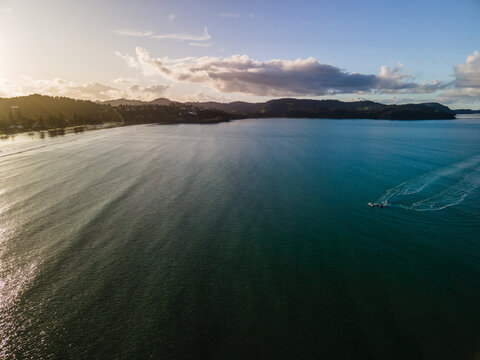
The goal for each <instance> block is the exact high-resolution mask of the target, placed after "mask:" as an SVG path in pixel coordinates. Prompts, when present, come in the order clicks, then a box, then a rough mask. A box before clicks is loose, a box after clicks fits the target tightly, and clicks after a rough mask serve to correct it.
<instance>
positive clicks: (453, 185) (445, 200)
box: [378, 155, 480, 211]
mask: <svg viewBox="0 0 480 360" xmlns="http://www.w3.org/2000/svg"><path fill="white" fill-rule="evenodd" d="M434 186H435V188H433V189H431V188H432V187H434ZM479 187H480V155H477V156H473V157H471V158H468V159H466V160H463V161H461V162H458V163H455V164H452V165H448V166H445V167H443V168H440V169H435V170H432V171H429V172H427V173H425V174H422V175H420V176H418V177H416V178H414V179H411V180H407V181H405V182H403V183H401V184H399V185H397V186H395V187H393V188H391V189H388V190H387V191H385V193H384V194H383V195H382V196H381V197H380V199H379V200H378V202H381V203H384V204H387V205H388V206H392V207H400V208H403V209H408V210H415V211H436V210H442V209H445V208H447V207H450V206H454V205H458V204H459V203H461V202H462V201H463V200H465V199H466V198H467V197H468V196H470V195H471V194H472V193H473V192H474V191H475V190H476V189H478V188H479ZM429 191H430V192H429ZM412 195H417V198H416V199H415V200H412ZM419 196H423V198H420V199H419V198H418V197H419Z"/></svg>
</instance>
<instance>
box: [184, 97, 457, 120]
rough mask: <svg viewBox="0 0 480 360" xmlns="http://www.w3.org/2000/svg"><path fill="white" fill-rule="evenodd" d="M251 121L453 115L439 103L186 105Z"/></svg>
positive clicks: (285, 101)
mask: <svg viewBox="0 0 480 360" xmlns="http://www.w3.org/2000/svg"><path fill="white" fill-rule="evenodd" d="M189 104H191V105H193V106H197V107H199V108H209V109H219V110H222V111H227V112H230V113H232V114H241V115H245V116H250V117H306V118H333V119H387V120H427V119H454V118H455V113H454V112H453V111H452V110H450V109H449V108H448V107H446V106H444V105H441V104H439V103H423V104H405V105H384V104H380V103H376V102H373V101H355V102H343V101H338V100H308V99H277V100H271V101H267V102H265V103H247V102H239V101H237V102H232V103H227V104H225V103H216V102H205V103H189Z"/></svg>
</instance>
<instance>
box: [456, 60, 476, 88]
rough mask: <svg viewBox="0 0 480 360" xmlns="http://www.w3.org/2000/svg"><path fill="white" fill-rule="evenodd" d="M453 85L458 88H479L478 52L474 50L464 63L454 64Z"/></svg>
mask: <svg viewBox="0 0 480 360" xmlns="http://www.w3.org/2000/svg"><path fill="white" fill-rule="evenodd" d="M455 78H456V81H455V85H456V86H457V87H459V88H480V54H479V53H478V51H474V52H473V54H472V55H469V56H467V60H466V61H465V63H464V64H460V65H456V66H455Z"/></svg>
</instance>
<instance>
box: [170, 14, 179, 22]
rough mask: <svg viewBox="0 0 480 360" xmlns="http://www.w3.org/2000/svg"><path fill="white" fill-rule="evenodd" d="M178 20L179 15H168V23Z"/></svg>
mask: <svg viewBox="0 0 480 360" xmlns="http://www.w3.org/2000/svg"><path fill="white" fill-rule="evenodd" d="M176 18H177V14H170V15H168V21H173V20H175V19H176Z"/></svg>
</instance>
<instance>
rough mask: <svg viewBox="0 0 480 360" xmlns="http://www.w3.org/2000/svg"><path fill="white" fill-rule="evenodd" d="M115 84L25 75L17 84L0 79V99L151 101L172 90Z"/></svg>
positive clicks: (122, 82) (131, 83)
mask: <svg viewBox="0 0 480 360" xmlns="http://www.w3.org/2000/svg"><path fill="white" fill-rule="evenodd" d="M114 83H115V84H117V85H119V86H118V87H113V86H110V85H105V84H101V83H98V82H87V83H76V82H72V81H66V80H63V79H53V80H36V79H32V78H30V77H27V76H24V77H22V78H21V79H20V80H19V81H16V82H12V81H10V80H5V79H0V97H14V96H24V95H30V94H44V95H51V96H66V97H71V98H75V99H84V100H92V101H95V100H110V99H118V98H128V99H139V100H146V101H149V100H153V99H155V98H158V97H160V96H163V95H164V94H165V92H166V91H167V89H168V88H169V86H168V85H158V84H155V85H149V86H142V85H139V84H136V83H135V82H134V81H133V80H130V79H125V78H119V79H116V80H114ZM120 86H123V87H120Z"/></svg>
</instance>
